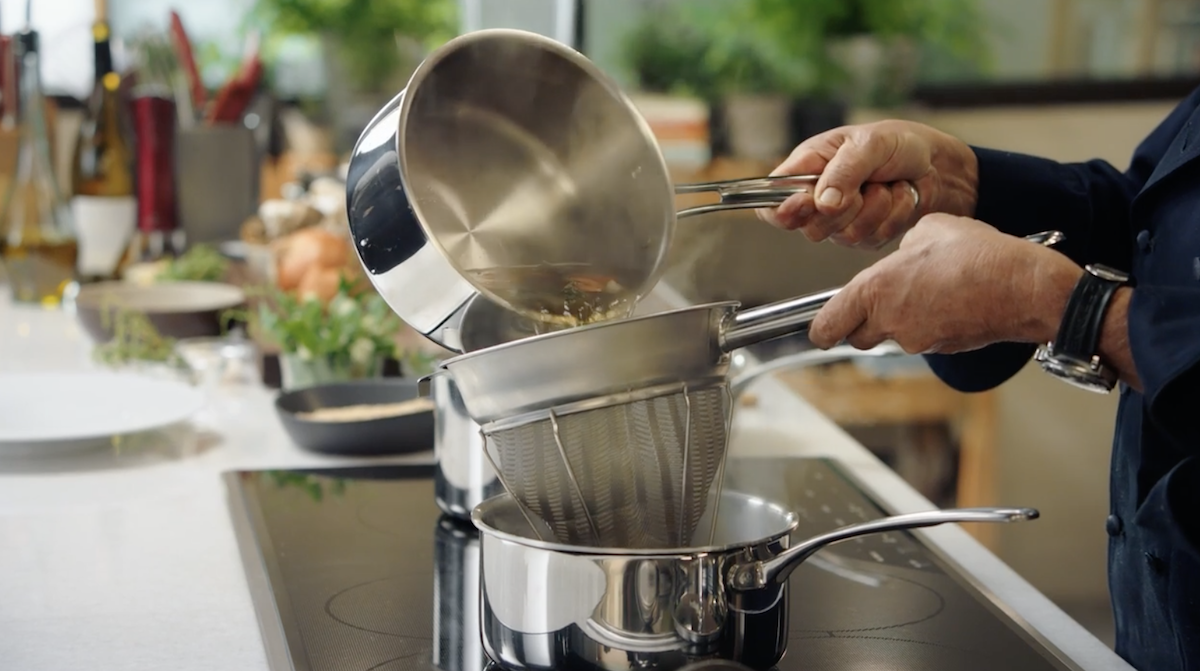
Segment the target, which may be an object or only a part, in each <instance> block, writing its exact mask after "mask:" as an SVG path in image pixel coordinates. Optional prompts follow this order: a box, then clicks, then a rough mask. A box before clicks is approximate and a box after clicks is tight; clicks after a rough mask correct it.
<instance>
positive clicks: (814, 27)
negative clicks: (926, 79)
mask: <svg viewBox="0 0 1200 671" xmlns="http://www.w3.org/2000/svg"><path fill="white" fill-rule="evenodd" d="M747 2H748V3H749V9H750V12H751V15H752V16H753V17H754V18H753V20H754V22H755V23H756V24H757V25H759V26H761V27H762V28H763V29H764V30H765V31H767V34H769V35H771V36H772V41H773V42H774V43H775V44H777V45H778V46H779V48H780V49H781V50H782V52H783V53H787V54H789V55H790V56H791V57H792V58H795V59H803V60H807V61H809V62H810V63H812V64H813V65H815V66H816V72H817V73H818V74H819V75H820V79H821V80H820V82H819V83H818V89H820V90H824V91H828V92H831V93H833V94H834V95H837V96H838V97H841V98H843V99H844V100H845V101H846V102H847V103H849V104H853V105H874V106H888V105H894V104H896V103H898V102H901V101H903V100H904V99H906V97H907V96H908V94H909V93H910V91H911V89H912V87H913V85H914V84H915V81H916V77H917V73H918V70H919V69H920V65H921V60H922V57H926V58H930V59H936V60H938V61H939V62H943V63H944V62H946V61H953V62H956V63H958V64H961V68H963V69H965V68H978V67H981V66H983V65H984V64H985V63H986V60H987V56H988V52H987V42H986V40H985V39H984V37H985V26H986V25H987V21H986V19H985V16H984V13H983V10H982V9H981V8H980V6H979V2H978V0H747ZM942 67H943V69H944V67H945V66H944V65H943V66H942Z"/></svg>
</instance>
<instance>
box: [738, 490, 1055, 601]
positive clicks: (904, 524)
mask: <svg viewBox="0 0 1200 671" xmlns="http://www.w3.org/2000/svg"><path fill="white" fill-rule="evenodd" d="M1038 515H1039V513H1038V511H1037V510H1036V509H1034V508H957V509H950V510H931V511H928V512H921V513H909V514H907V515H895V516H892V517H884V518H882V519H878V520H872V521H870V522H862V523H860V524H851V525H849V526H844V527H842V528H840V529H835V530H833V531H830V532H829V533H825V534H821V535H820V536H814V537H813V538H810V539H808V540H806V541H804V542H803V543H800V544H799V545H794V546H792V547H790V548H788V549H787V550H784V551H783V552H781V553H780V554H779V555H777V556H775V557H773V558H772V559H768V560H764V561H756V562H750V563H745V564H737V565H735V566H734V567H733V568H732V569H730V572H729V587H730V589H733V590H737V591H743V592H744V591H752V590H757V589H762V588H764V587H767V586H768V585H771V584H782V583H783V582H785V581H786V580H787V579H788V576H790V575H791V574H792V571H794V570H795V569H796V567H797V566H799V565H800V564H802V563H803V562H804V560H805V559H808V558H809V557H811V556H812V555H814V554H815V553H816V552H817V551H818V550H821V549H822V548H824V547H825V546H826V545H830V544H832V543H837V542H840V541H844V540H849V539H851V538H856V537H858V536H864V535H866V534H873V533H879V532H882V531H897V530H901V529H919V528H921V527H932V526H937V525H939V524H948V523H956V522H1023V521H1025V520H1036V519H1037V518H1038Z"/></svg>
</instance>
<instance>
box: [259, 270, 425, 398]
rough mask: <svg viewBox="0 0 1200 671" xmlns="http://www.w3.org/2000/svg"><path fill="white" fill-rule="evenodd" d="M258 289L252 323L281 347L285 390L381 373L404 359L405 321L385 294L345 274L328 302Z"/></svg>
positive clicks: (280, 357)
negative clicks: (387, 365) (400, 342)
mask: <svg viewBox="0 0 1200 671" xmlns="http://www.w3.org/2000/svg"><path fill="white" fill-rule="evenodd" d="M254 294H255V295H256V298H257V301H258V305H257V309H256V310H255V311H254V313H253V319H252V324H251V327H252V328H253V329H254V330H255V331H256V332H257V334H258V335H259V337H262V338H264V339H266V340H268V341H270V342H271V343H272V344H274V345H275V346H277V347H278V348H279V366H280V376H281V378H282V379H281V383H282V387H283V389H285V390H289V389H299V388H303V387H310V386H313V385H317V384H325V383H329V382H343V381H347V380H355V379H364V378H371V377H377V376H380V375H381V374H382V371H383V364H384V362H385V361H387V360H388V359H397V358H399V356H398V355H399V352H398V349H399V348H398V347H397V345H396V336H397V335H398V334H399V333H400V330H401V328H402V327H403V322H402V321H400V318H399V317H397V316H396V315H395V313H393V312H392V310H391V308H389V307H388V306H387V303H385V302H384V301H383V298H381V297H380V296H379V294H377V293H375V292H373V291H362V290H358V289H357V288H356V287H355V286H354V285H353V284H352V283H351V282H350V281H348V280H347V279H345V277H343V278H342V279H341V281H340V282H339V285H338V290H337V293H336V294H335V295H334V296H333V297H332V298H331V299H330V300H329V301H328V302H323V301H321V300H319V299H318V298H316V297H300V296H297V295H295V294H293V293H288V292H285V291H282V290H280V289H278V288H275V287H271V288H269V289H266V290H261V291H257V292H254Z"/></svg>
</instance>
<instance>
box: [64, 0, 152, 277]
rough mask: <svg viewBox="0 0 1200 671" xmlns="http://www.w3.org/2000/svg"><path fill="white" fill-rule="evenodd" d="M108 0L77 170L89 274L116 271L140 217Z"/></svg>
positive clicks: (75, 208) (99, 20)
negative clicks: (109, 23)
mask: <svg viewBox="0 0 1200 671" xmlns="http://www.w3.org/2000/svg"><path fill="white" fill-rule="evenodd" d="M106 5H107V3H106V2H105V0H96V20H95V23H93V24H92V42H93V52H94V54H95V63H96V65H95V70H96V72H95V80H94V84H93V87H92V94H91V96H90V97H89V99H88V106H87V111H86V113H85V116H84V119H83V123H81V124H80V127H79V137H78V139H77V141H76V145H75V154H74V157H73V160H72V171H71V176H72V181H73V186H74V188H73V192H74V196H73V197H72V199H71V214H72V216H73V218H74V220H75V227H76V232H77V234H78V237H79V264H78V271H79V275H80V278H81V279H84V280H101V279H110V278H112V277H113V276H114V275H115V274H116V272H117V266H118V264H119V263H120V261H121V256H122V253H123V252H124V251H125V248H126V246H127V245H128V244H129V241H130V237H131V236H132V235H133V232H134V225H135V222H136V220H137V199H136V198H135V196H134V177H133V142H132V140H131V138H130V137H129V133H128V131H127V129H126V124H125V115H124V111H125V110H124V100H123V97H122V95H121V76H120V75H119V74H117V72H115V71H114V70H113V62H112V49H111V47H110V46H109V41H108V40H109V27H108V18H107V6H106Z"/></svg>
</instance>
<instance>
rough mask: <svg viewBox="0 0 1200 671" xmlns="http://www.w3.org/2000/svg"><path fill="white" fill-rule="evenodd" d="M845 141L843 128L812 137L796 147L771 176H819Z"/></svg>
mask: <svg viewBox="0 0 1200 671" xmlns="http://www.w3.org/2000/svg"><path fill="white" fill-rule="evenodd" d="M845 140H846V130H845V129H844V128H835V129H833V130H829V131H825V132H824V133H819V134H817V135H814V136H812V137H810V138H808V139H807V140H805V141H803V142H801V143H800V144H798V145H796V148H795V149H793V150H792V153H791V154H789V155H788V157H787V158H786V159H784V161H783V163H780V164H779V166H778V167H776V168H775V169H774V170H772V171H771V175H772V176H776V175H819V174H821V173H822V172H824V170H825V166H827V165H828V164H829V159H831V158H833V156H834V155H835V154H837V151H838V147H841V146H842V143H843V142H845Z"/></svg>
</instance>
